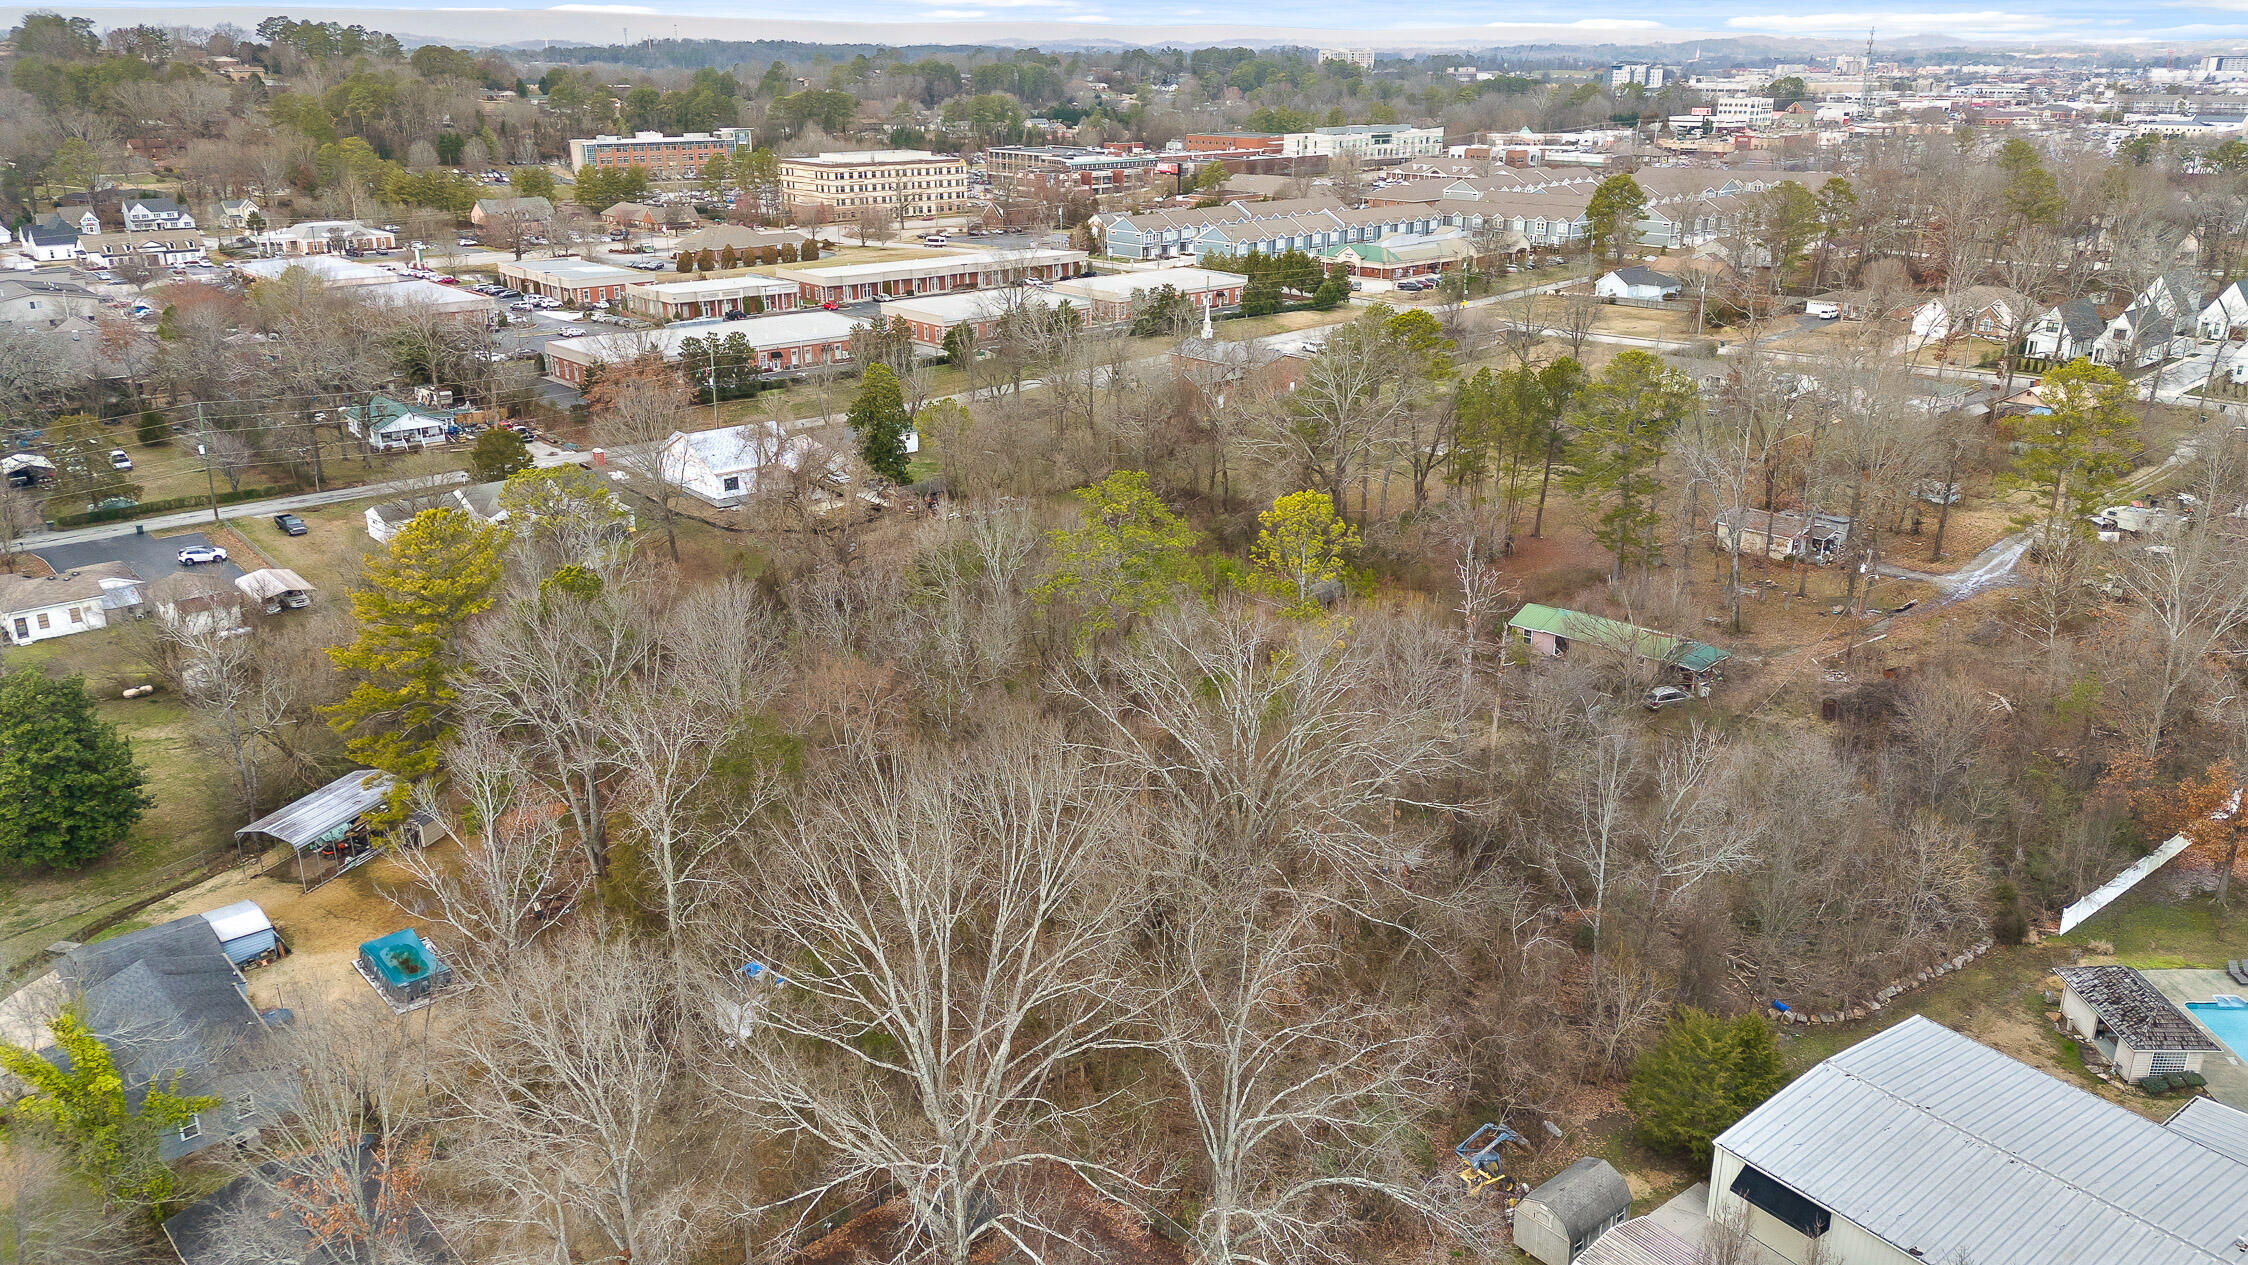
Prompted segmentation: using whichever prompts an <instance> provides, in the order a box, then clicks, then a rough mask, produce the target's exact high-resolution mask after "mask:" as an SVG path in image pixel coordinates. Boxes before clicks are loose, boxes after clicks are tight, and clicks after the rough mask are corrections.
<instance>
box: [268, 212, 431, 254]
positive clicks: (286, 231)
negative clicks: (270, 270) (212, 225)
mask: <svg viewBox="0 0 2248 1265" xmlns="http://www.w3.org/2000/svg"><path fill="white" fill-rule="evenodd" d="M254 240H256V242H257V243H258V245H260V246H263V247H265V253H267V254H269V255H345V254H350V253H353V252H355V251H369V250H396V249H398V234H396V233H393V232H390V231H389V230H387V229H380V228H369V227H368V226H367V225H365V224H362V223H360V222H359V221H357V220H306V221H305V222H304V223H302V224H291V225H290V226H288V227H287V228H276V229H270V230H268V231H266V232H263V233H260V234H258V235H257V237H256V238H255V239H254Z"/></svg>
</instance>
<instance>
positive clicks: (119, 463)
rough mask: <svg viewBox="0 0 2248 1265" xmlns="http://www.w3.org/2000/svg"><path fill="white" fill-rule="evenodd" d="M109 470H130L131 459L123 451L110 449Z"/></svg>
mask: <svg viewBox="0 0 2248 1265" xmlns="http://www.w3.org/2000/svg"><path fill="white" fill-rule="evenodd" d="M109 468H110V469H112V470H130V469H132V468H133V459H132V458H131V457H129V456H127V455H126V454H125V450H124V449H122V448H112V449H110V450H109Z"/></svg>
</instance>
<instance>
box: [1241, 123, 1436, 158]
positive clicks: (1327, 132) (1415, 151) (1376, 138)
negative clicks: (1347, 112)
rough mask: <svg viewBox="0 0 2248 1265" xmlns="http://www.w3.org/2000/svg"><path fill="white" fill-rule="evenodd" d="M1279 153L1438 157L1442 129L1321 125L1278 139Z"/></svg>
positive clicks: (1310, 155) (1289, 155)
mask: <svg viewBox="0 0 2248 1265" xmlns="http://www.w3.org/2000/svg"><path fill="white" fill-rule="evenodd" d="M1280 152H1281V154H1282V156H1284V157H1288V158H1312V157H1318V158H1339V157H1341V156H1343V155H1345V154H1347V155H1349V156H1351V157H1353V158H1437V157H1441V156H1443V153H1444V129H1443V128H1441V127H1397V126H1393V125H1390V124H1387V123H1369V124H1364V125H1361V126H1358V127H1323V128H1320V129H1318V130H1317V131H1312V132H1290V133H1288V134H1287V135H1286V136H1285V137H1282V138H1281V142H1280Z"/></svg>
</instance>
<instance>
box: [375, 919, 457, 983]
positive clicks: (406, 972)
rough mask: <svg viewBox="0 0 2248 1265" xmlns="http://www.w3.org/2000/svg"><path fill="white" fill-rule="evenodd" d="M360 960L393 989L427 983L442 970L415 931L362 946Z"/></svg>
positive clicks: (408, 930)
mask: <svg viewBox="0 0 2248 1265" xmlns="http://www.w3.org/2000/svg"><path fill="white" fill-rule="evenodd" d="M359 956H360V957H361V958H364V959H365V960H366V962H367V964H368V965H369V966H371V967H373V968H374V969H375V973H376V974H378V975H380V976H382V980H383V982H384V983H385V984H388V985H390V986H391V987H392V988H411V987H413V986H414V985H416V984H420V983H424V982H426V981H427V980H428V979H429V978H430V976H431V975H432V974H433V973H435V972H436V971H437V970H438V969H439V968H438V965H437V958H436V956H435V955H434V954H432V953H431V952H430V951H429V946H428V945H426V944H423V943H422V938H421V936H420V935H419V934H418V933H417V932H415V930H414V929H413V928H412V927H408V928H406V929H405V930H403V931H393V932H391V933H390V934H389V935H387V936H383V937H382V938H380V939H377V940H369V941H367V942H366V943H365V944H362V945H360V946H359Z"/></svg>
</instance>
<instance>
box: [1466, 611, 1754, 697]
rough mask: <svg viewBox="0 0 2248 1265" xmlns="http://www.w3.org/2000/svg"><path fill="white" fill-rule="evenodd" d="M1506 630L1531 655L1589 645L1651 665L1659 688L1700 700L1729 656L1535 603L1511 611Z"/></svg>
mask: <svg viewBox="0 0 2248 1265" xmlns="http://www.w3.org/2000/svg"><path fill="white" fill-rule="evenodd" d="M1506 627H1507V631H1508V632H1509V633H1512V634H1513V635H1514V636H1515V637H1516V638H1517V639H1518V640H1519V641H1520V642H1521V644H1522V645H1524V646H1525V647H1527V648H1528V649H1529V650H1530V651H1531V652H1532V653H1533V654H1540V655H1548V656H1552V657H1556V658H1560V657H1566V656H1567V655H1568V653H1569V651H1570V649H1571V648H1572V647H1574V646H1577V645H1587V646H1592V647H1594V648H1596V649H1598V650H1603V651H1606V652H1608V653H1611V654H1617V655H1624V656H1628V657H1629V658H1631V659H1632V660H1633V661H1635V662H1637V663H1639V664H1643V665H1652V666H1653V667H1654V668H1655V669H1656V670H1657V671H1658V672H1659V673H1660V674H1661V680H1662V681H1663V682H1664V683H1666V684H1678V685H1683V686H1686V687H1688V688H1690V689H1692V690H1693V691H1694V692H1695V693H1697V694H1700V695H1702V696H1704V697H1707V696H1708V694H1709V686H1710V683H1711V682H1712V681H1715V680H1717V679H1718V678H1720V677H1721V676H1723V675H1724V672H1723V667H1724V663H1725V661H1726V660H1727V659H1730V658H1732V657H1733V656H1732V653H1731V652H1730V651H1726V650H1720V649H1718V648H1717V647H1716V646H1711V645H1705V644H1703V643H1701V642H1699V641H1689V640H1687V639H1686V638H1684V637H1678V636H1674V635H1672V634H1670V633H1666V632H1657V631H1655V630H1654V629H1652V628H1637V627H1634V626H1632V625H1630V624H1627V623H1624V622H1623V621H1622V620H1618V619H1609V618H1607V617H1606V616H1603V615H1588V614H1586V613H1585V612H1583V611H1573V610H1567V609H1564V608H1562V607H1558V606H1542V605H1540V604H1538V603H1536V602H1530V603H1526V604H1525V605H1524V606H1523V607H1522V609H1521V610H1519V611H1516V612H1515V613H1514V618H1512V619H1510V620H1508V621H1507V623H1506Z"/></svg>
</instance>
